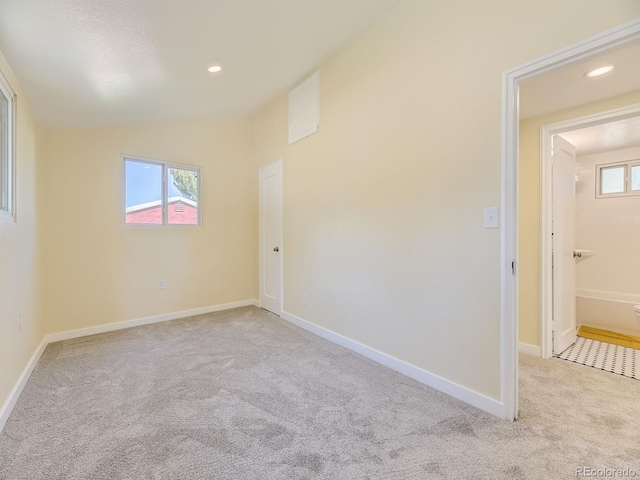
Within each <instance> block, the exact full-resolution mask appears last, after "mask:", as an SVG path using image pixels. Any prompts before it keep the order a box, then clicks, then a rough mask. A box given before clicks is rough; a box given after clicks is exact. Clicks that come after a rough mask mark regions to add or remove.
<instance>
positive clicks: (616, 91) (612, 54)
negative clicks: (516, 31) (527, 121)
mask: <svg viewBox="0 0 640 480" xmlns="http://www.w3.org/2000/svg"><path fill="white" fill-rule="evenodd" d="M608 64H610V65H613V66H614V67H615V68H614V70H613V71H612V72H610V73H608V74H606V75H603V76H601V77H596V78H585V77H584V74H585V73H586V72H587V71H589V70H592V69H594V68H597V67H600V66H603V65H608ZM638 89H640V42H635V43H630V44H629V45H627V46H624V47H621V48H618V49H613V50H611V51H609V52H606V53H605V54H601V55H597V56H594V57H593V58H589V59H587V60H583V61H579V62H576V63H573V64H571V65H567V66H564V67H560V68H557V69H555V70H551V71H549V72H546V73H543V74H541V75H537V76H535V77H532V78H529V79H526V80H524V81H523V82H521V84H520V118H530V117H535V116H537V115H542V114H544V113H549V112H554V111H558V110H564V109H566V108H571V107H575V106H578V105H583V104H585V103H589V102H594V101H596V100H601V99H604V98H609V97H613V96H616V95H621V94H623V93H627V92H632V91H634V90H638Z"/></svg>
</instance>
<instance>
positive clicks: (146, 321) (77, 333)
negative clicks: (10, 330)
mask: <svg viewBox="0 0 640 480" xmlns="http://www.w3.org/2000/svg"><path fill="white" fill-rule="evenodd" d="M249 305H253V306H257V305H258V301H257V300H241V301H239V302H232V303H223V304H221V305H213V306H210V307H202V308H194V309H193V310H183V311H181V312H174V313H166V314H163V315H155V316H152V317H144V318H137V319H135V320H126V321H124V322H116V323H106V324H104V325H97V326H95V327H88V328H79V329H78V330H68V331H66V332H58V333H50V334H49V335H47V336H46V341H47V343H52V342H59V341H61V340H69V339H71V338H78V337H86V336H87V335H96V334H98V333H105V332H113V331H115V330H122V329H124V328H131V327H139V326H141V325H150V324H152V323H160V322H168V321H169V320H177V319H179V318H185V317H192V316H194V315H202V314H204V313H212V312H220V311H222V310H230V309H232V308H238V307H247V306H249Z"/></svg>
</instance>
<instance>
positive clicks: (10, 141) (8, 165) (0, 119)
mask: <svg viewBox="0 0 640 480" xmlns="http://www.w3.org/2000/svg"><path fill="white" fill-rule="evenodd" d="M15 102H16V101H15V94H14V93H13V90H12V89H11V87H10V86H9V82H7V80H6V78H5V77H4V75H2V72H0V220H1V219H10V220H12V219H13V218H14V214H15V202H14V200H15V192H14V185H15V182H14V178H15V149H14V139H15V125H16V120H15V118H16V117H15V105H16V103H15Z"/></svg>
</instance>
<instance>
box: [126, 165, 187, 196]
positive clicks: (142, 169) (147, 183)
mask: <svg viewBox="0 0 640 480" xmlns="http://www.w3.org/2000/svg"><path fill="white" fill-rule="evenodd" d="M125 169H126V178H127V181H126V205H127V207H131V206H133V205H140V204H141V203H148V202H154V201H159V200H160V199H161V198H162V165H156V164H153V163H143V162H135V161H132V160H127V161H126V162H125ZM179 195H180V191H179V190H178V189H177V188H176V187H175V186H174V185H173V181H172V178H171V175H169V197H174V196H179Z"/></svg>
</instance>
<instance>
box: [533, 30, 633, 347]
mask: <svg viewBox="0 0 640 480" xmlns="http://www.w3.org/2000/svg"><path fill="white" fill-rule="evenodd" d="M639 28H640V27H639ZM638 36H639V37H640V33H639V34H638ZM638 115H640V103H636V104H633V105H627V106H624V107H621V108H616V109H614V110H608V111H606V112H600V113H596V114H593V115H586V116H583V117H578V118H572V119H570V120H566V121H564V122H558V123H553V124H550V125H543V126H542V127H540V164H541V165H540V253H541V254H540V293H541V296H540V314H541V315H540V317H541V318H540V324H541V325H540V335H541V336H540V338H541V348H542V358H551V357H552V355H553V271H552V269H551V257H552V249H553V246H552V244H551V230H552V229H551V225H552V218H553V204H552V201H551V198H552V176H551V138H552V137H553V136H554V135H557V134H560V133H564V132H569V131H572V130H577V129H580V128H586V127H592V126H594V125H601V124H603V123H609V122H614V121H617V120H624V119H627V118H632V117H636V116H638Z"/></svg>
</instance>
